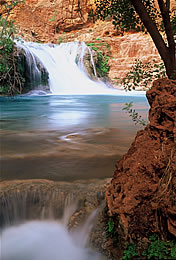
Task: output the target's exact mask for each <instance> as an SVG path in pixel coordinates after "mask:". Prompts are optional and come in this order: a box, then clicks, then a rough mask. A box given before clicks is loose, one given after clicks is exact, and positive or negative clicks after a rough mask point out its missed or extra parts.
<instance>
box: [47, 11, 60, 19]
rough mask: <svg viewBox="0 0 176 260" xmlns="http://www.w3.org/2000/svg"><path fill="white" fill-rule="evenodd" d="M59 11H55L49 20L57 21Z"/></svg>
mask: <svg viewBox="0 0 176 260" xmlns="http://www.w3.org/2000/svg"><path fill="white" fill-rule="evenodd" d="M57 13H58V11H57V10H56V11H55V12H54V14H53V15H52V17H51V19H50V20H49V22H55V21H56V15H57Z"/></svg>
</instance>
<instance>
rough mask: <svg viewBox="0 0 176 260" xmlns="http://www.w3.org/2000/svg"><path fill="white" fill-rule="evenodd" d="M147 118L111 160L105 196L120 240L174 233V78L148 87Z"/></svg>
mask: <svg viewBox="0 0 176 260" xmlns="http://www.w3.org/2000/svg"><path fill="white" fill-rule="evenodd" d="M147 98H148V101H149V104H150V106H151V108H150V111H149V121H150V123H149V124H148V125H147V127H146V128H145V129H144V130H141V131H139V132H138V133H137V136H136V138H135V141H134V142H133V143H132V145H131V147H130V149H129V151H128V153H127V154H125V155H124V156H123V157H122V159H121V160H120V161H118V162H117V164H116V171H115V173H114V176H113V179H112V181H111V184H110V186H109V188H108V189H107V191H106V200H107V204H108V209H109V214H110V215H112V216H115V219H116V220H117V223H116V224H117V226H118V233H119V236H120V237H121V239H122V241H123V239H124V241H125V240H127V239H129V240H133V241H134V240H138V238H139V237H140V238H141V237H145V236H147V235H149V234H150V233H151V232H162V233H163V236H166V237H168V236H170V235H172V236H175V237H176V221H175V220H176V81H171V80H168V79H164V80H162V79H159V80H157V81H155V82H154V83H153V87H152V88H151V90H149V91H148V92H147Z"/></svg>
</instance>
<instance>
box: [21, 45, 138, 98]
mask: <svg viewBox="0 0 176 260" xmlns="http://www.w3.org/2000/svg"><path fill="white" fill-rule="evenodd" d="M17 46H18V47H19V48H23V49H24V50H25V54H26V55H30V56H31V57H32V58H36V59H37V60H38V61H39V62H40V63H41V64H43V67H45V68H46V70H47V72H48V74H49V86H50V91H51V93H52V94H54V95H58V94H59V95H63V94H64V95H65V94H72V95H76V94H77V95H79V94H83V95H84V94H105V95H119V94H122V95H124V94H126V93H125V92H124V91H118V90H116V89H113V88H110V87H108V86H107V85H106V84H105V83H104V82H102V81H100V80H98V79H97V81H94V80H92V79H91V78H90V77H89V75H88V73H87V70H86V68H85V66H84V55H85V53H86V51H87V52H88V53H89V55H90V62H91V65H92V68H93V72H94V75H95V77H96V76H97V75H96V69H95V64H94V61H93V56H92V52H91V50H90V48H89V47H88V46H87V45H86V44H85V43H84V42H81V43H80V42H69V43H61V44H60V45H55V44H39V43H33V42H23V43H22V42H19V43H18V42H17ZM35 67H36V69H37V66H35ZM141 93H142V92H141ZM130 94H132V92H130Z"/></svg>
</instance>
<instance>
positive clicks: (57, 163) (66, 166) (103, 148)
mask: <svg viewBox="0 0 176 260" xmlns="http://www.w3.org/2000/svg"><path fill="white" fill-rule="evenodd" d="M0 101H1V163H2V164H1V172H2V174H1V178H2V179H16V178H19V179H28V178H48V179H53V180H70V181H71V180H76V179H87V178H105V177H111V176H112V174H113V171H114V165H115V162H116V160H117V159H119V158H120V157H121V156H122V155H123V154H124V153H125V152H126V151H127V149H128V147H129V145H130V143H131V142H132V141H133V139H134V136H135V133H136V131H137V130H138V129H140V128H139V127H137V126H135V125H134V123H133V122H132V121H131V119H129V116H128V115H127V114H126V113H125V112H123V111H122V107H123V106H124V103H126V102H130V101H134V103H135V108H136V109H137V111H139V113H140V114H141V115H142V116H143V117H146V115H147V110H148V104H147V101H146V99H145V97H129V96H43V97H41V96H39V97H20V98H15V99H14V100H10V99H7V98H1V99H0Z"/></svg>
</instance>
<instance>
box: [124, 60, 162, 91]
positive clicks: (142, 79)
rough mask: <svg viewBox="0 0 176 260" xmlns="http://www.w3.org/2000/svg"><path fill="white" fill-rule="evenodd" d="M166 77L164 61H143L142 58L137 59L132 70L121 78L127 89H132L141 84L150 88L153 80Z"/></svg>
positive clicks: (144, 87) (145, 87)
mask: <svg viewBox="0 0 176 260" xmlns="http://www.w3.org/2000/svg"><path fill="white" fill-rule="evenodd" d="M163 77H166V70H165V67H164V64H163V62H161V63H156V62H155V60H153V63H152V62H146V63H143V62H142V61H141V60H135V64H134V65H133V66H132V67H131V70H130V71H129V72H128V73H127V74H126V76H125V77H124V78H123V79H122V80H121V82H120V84H122V85H123V87H124V89H125V90H132V89H135V88H136V87H138V86H140V87H142V88H143V89H144V90H146V89H147V88H149V85H150V84H151V83H152V81H153V80H155V79H158V78H163Z"/></svg>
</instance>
